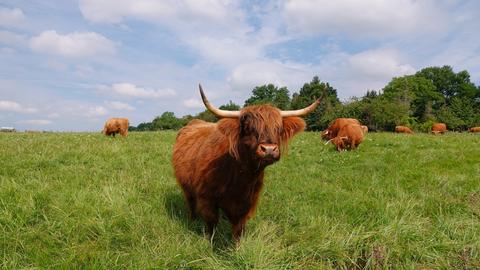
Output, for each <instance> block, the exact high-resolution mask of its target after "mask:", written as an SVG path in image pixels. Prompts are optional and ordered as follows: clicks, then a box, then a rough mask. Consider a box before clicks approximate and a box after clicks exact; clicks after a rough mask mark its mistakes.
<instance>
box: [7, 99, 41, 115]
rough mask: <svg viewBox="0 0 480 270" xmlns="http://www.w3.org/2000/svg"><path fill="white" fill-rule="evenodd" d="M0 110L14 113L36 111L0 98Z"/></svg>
mask: <svg viewBox="0 0 480 270" xmlns="http://www.w3.org/2000/svg"><path fill="white" fill-rule="evenodd" d="M0 111H9V112H16V113H35V112H37V109H35V108H29V107H25V106H22V105H21V104H19V103H17V102H15V101H10V100H0Z"/></svg>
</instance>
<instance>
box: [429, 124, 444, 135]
mask: <svg viewBox="0 0 480 270" xmlns="http://www.w3.org/2000/svg"><path fill="white" fill-rule="evenodd" d="M446 131H447V125H445V124H444V123H435V124H433V125H432V133H433V134H439V133H440V134H443V133H445V132H446Z"/></svg>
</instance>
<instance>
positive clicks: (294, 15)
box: [283, 0, 445, 38]
mask: <svg viewBox="0 0 480 270" xmlns="http://www.w3.org/2000/svg"><path fill="white" fill-rule="evenodd" d="M283 17H284V19H285V23H286V25H287V28H288V29H289V32H290V33H295V34H297V33H301V34H307V35H317V34H320V35H322V34H330V35H337V34H347V35H348V36H351V37H361V38H365V37H384V36H389V37H394V36H398V35H403V34H408V35H410V34H412V33H419V32H420V33H426V32H430V31H434V32H436V31H439V30H442V29H443V28H444V27H445V24H444V20H443V15H442V14H441V12H440V11H439V8H438V5H437V4H436V2H432V1H414V0H391V1H380V0H368V1H357V0H342V1H329V0H288V1H286V2H285V5H284V10H283Z"/></svg>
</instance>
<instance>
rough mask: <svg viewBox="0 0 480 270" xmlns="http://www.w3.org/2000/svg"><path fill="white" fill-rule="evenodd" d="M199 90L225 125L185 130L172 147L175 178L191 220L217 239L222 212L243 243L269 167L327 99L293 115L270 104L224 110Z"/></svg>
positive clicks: (202, 125)
mask: <svg viewBox="0 0 480 270" xmlns="http://www.w3.org/2000/svg"><path fill="white" fill-rule="evenodd" d="M199 88H200V94H201V96H202V100H203V103H204V104H205V107H206V108H207V109H208V110H209V111H210V112H212V113H213V114H214V115H216V116H217V117H219V118H220V121H218V122H217V123H208V122H205V121H202V120H192V121H191V122H190V123H189V124H188V125H187V126H185V127H183V128H182V129H180V131H179V132H178V135H177V138H176V142H175V145H174V148H173V159H172V161H173V168H174V171H175V177H176V179H177V183H178V184H179V186H180V187H181V188H182V191H183V195H184V196H185V200H186V203H187V206H188V209H189V213H190V217H191V218H195V216H196V213H198V214H199V215H200V216H201V217H202V219H203V220H204V221H205V223H206V225H207V233H208V235H209V236H212V235H213V232H214V228H215V227H216V225H217V223H218V219H219V210H222V211H223V213H224V214H225V216H226V217H227V218H228V220H229V221H230V223H231V224H232V234H233V238H234V239H235V241H237V242H238V240H239V238H240V236H241V235H242V233H243V231H244V228H245V224H246V221H247V220H248V219H249V218H251V217H252V216H253V215H254V212H255V208H256V206H257V203H258V198H259V195H260V191H261V189H262V186H263V178H264V169H265V167H267V166H268V165H271V164H273V163H274V162H276V161H278V160H279V159H280V156H281V153H282V152H283V151H284V150H286V147H287V143H288V141H289V140H290V139H291V138H292V137H293V136H295V135H296V134H297V133H299V132H301V131H303V130H304V128H305V122H304V120H303V119H302V118H300V117H301V116H305V115H306V114H308V113H310V112H312V111H313V110H315V108H316V107H317V106H318V105H319V104H320V101H321V99H322V98H323V96H322V98H320V99H317V100H316V101H315V102H314V103H312V104H311V105H310V106H308V107H306V108H304V109H300V110H294V111H281V110H279V109H277V108H275V107H273V106H270V105H254V106H248V107H245V108H243V109H241V110H240V111H225V110H220V109H218V108H216V107H214V106H213V105H211V104H210V102H209V101H208V100H207V98H206V96H205V94H204V93H203V90H202V87H201V86H199Z"/></svg>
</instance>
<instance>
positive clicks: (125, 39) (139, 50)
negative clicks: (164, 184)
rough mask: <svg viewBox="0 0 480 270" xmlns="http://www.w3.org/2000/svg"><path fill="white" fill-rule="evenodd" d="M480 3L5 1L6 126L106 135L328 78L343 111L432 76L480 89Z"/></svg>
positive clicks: (0, 42) (2, 100) (0, 99)
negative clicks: (124, 124) (107, 125)
mask: <svg viewBox="0 0 480 270" xmlns="http://www.w3.org/2000/svg"><path fill="white" fill-rule="evenodd" d="M479 29H480V1H476V0H471V1H453V0H444V1H441V0H439V1H429V0H422V1H412V0H385V1H382V0H369V1H366V0H365V1H357V0H343V1H342V0H339V1H331V0H325V1H323V0H292V1H269V0H264V1H256V0H247V1H235V0H163V1H162V0H158V1H155V0H79V1H59V0H58V1H57V0H0V125H1V126H13V127H16V128H17V129H19V130H24V129H43V130H65V131H97V130H100V129H101V128H102V125H103V123H104V121H105V119H107V118H108V117H112V116H121V117H128V118H129V119H130V120H131V121H130V122H131V124H134V125H137V124H139V123H140V122H145V121H151V120H152V119H153V118H154V117H155V116H157V115H160V114H161V113H163V112H164V111H173V112H175V114H176V115H177V116H182V115H185V114H196V113H198V112H200V111H201V110H203V107H202V105H201V103H200V98H199V94H198V83H202V85H203V87H204V89H205V90H206V92H207V96H208V97H209V98H210V100H211V101H212V102H213V103H214V104H217V105H218V106H219V105H221V104H224V103H226V102H228V101H229V100H232V101H233V102H235V103H237V104H243V101H244V100H245V99H246V98H247V97H248V96H249V95H250V93H251V90H252V88H253V87H254V86H256V85H262V84H266V83H274V84H276V85H278V86H287V87H288V89H289V90H290V93H293V92H297V91H298V90H299V88H300V87H301V86H302V85H303V83H305V82H308V81H310V80H311V79H312V77H313V76H315V75H318V76H319V77H320V79H321V80H323V81H328V82H330V84H331V85H332V86H333V87H335V88H336V89H337V91H338V94H339V97H340V98H341V99H343V100H346V99H348V98H349V97H351V96H361V95H363V94H364V93H365V92H366V91H367V90H370V89H374V90H378V89H381V88H382V86H384V85H385V83H387V82H388V81H389V80H390V79H391V78H392V77H394V76H402V75H405V74H412V73H414V72H415V71H417V70H420V69H422V68H424V67H427V66H432V65H437V66H442V65H451V66H452V67H453V68H454V70H455V71H460V70H465V69H466V70H468V71H469V72H470V74H471V79H472V81H474V82H475V83H476V84H477V85H478V84H480V34H479Z"/></svg>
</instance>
